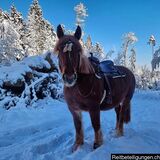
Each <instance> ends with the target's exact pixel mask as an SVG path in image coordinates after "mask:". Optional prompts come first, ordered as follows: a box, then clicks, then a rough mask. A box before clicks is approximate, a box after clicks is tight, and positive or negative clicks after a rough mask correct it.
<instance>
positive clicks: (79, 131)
mask: <svg viewBox="0 0 160 160" xmlns="http://www.w3.org/2000/svg"><path fill="white" fill-rule="evenodd" d="M70 111H71V113H72V116H73V120H74V126H75V129H76V137H75V143H74V145H73V151H76V150H77V149H78V147H79V146H80V145H82V144H83V137H84V136H83V127H82V114H81V111H73V110H71V109H70Z"/></svg>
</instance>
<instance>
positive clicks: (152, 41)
mask: <svg viewBox="0 0 160 160" xmlns="http://www.w3.org/2000/svg"><path fill="white" fill-rule="evenodd" d="M148 44H149V45H150V46H152V56H153V54H154V46H155V45H156V40H155V38H154V36H153V35H151V36H150V37H149V40H148Z"/></svg>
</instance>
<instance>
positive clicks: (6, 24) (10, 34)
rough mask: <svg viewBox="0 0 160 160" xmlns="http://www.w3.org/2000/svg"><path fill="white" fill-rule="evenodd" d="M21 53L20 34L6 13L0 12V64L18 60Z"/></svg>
mask: <svg viewBox="0 0 160 160" xmlns="http://www.w3.org/2000/svg"><path fill="white" fill-rule="evenodd" d="M22 53H23V48H22V46H21V41H20V34H19V33H18V32H17V31H16V29H15V28H14V26H13V23H12V21H11V20H10V16H9V14H8V13H7V12H3V11H2V10H1V11H0V62H1V63H9V62H10V61H14V60H16V59H19V58H20V57H21V55H22Z"/></svg>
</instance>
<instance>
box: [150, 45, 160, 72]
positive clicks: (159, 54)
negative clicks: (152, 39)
mask: <svg viewBox="0 0 160 160" xmlns="http://www.w3.org/2000/svg"><path fill="white" fill-rule="evenodd" d="M151 64H152V71H154V70H156V69H158V68H160V47H159V48H158V49H157V50H156V51H155V53H154V54H153V58H152V62H151Z"/></svg>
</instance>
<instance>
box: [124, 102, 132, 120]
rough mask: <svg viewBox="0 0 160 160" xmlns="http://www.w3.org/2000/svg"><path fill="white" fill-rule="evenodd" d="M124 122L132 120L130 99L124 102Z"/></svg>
mask: <svg viewBox="0 0 160 160" xmlns="http://www.w3.org/2000/svg"><path fill="white" fill-rule="evenodd" d="M124 105H125V106H124V108H125V111H124V123H129V122H130V121H131V103H130V101H129V102H128V103H126V104H124Z"/></svg>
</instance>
